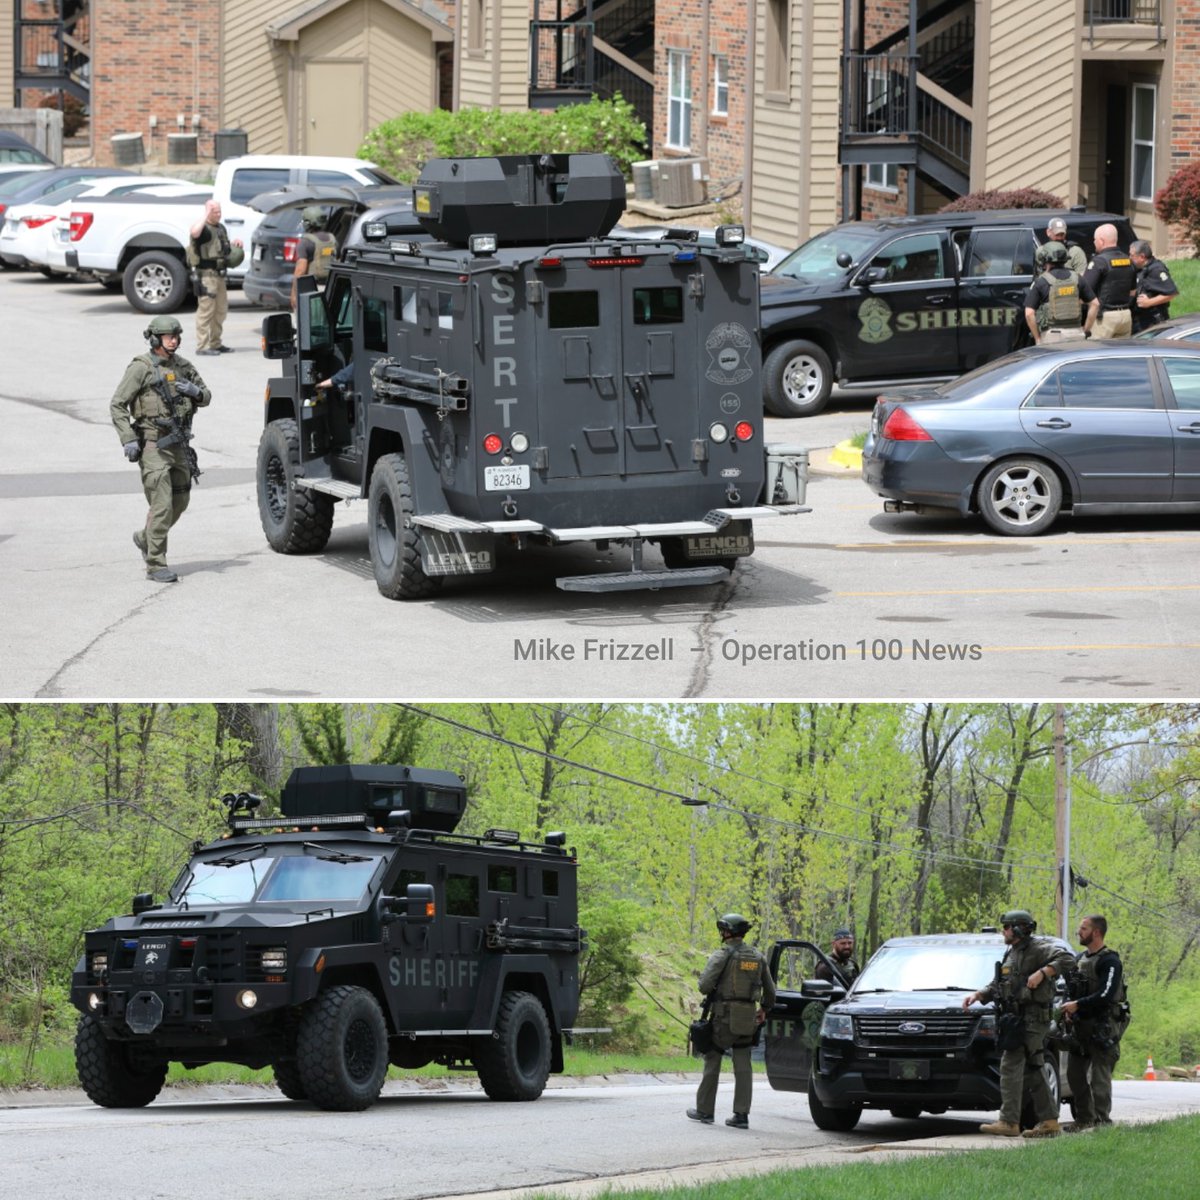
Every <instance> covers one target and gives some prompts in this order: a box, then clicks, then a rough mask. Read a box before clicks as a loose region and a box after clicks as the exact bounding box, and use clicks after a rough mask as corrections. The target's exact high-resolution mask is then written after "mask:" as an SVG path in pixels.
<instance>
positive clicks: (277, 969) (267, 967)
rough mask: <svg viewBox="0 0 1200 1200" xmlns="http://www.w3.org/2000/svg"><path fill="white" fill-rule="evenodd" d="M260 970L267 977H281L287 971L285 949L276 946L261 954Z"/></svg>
mask: <svg viewBox="0 0 1200 1200" xmlns="http://www.w3.org/2000/svg"><path fill="white" fill-rule="evenodd" d="M262 969H263V970H264V971H265V972H266V973H267V974H268V975H282V974H283V973H284V971H286V970H287V947H286V946H277V947H273V948H272V949H270V950H264V951H263V952H262Z"/></svg>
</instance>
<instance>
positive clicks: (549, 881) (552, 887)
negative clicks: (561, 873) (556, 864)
mask: <svg viewBox="0 0 1200 1200" xmlns="http://www.w3.org/2000/svg"><path fill="white" fill-rule="evenodd" d="M542 895H543V896H557V895H558V872H557V871H543V872H542Z"/></svg>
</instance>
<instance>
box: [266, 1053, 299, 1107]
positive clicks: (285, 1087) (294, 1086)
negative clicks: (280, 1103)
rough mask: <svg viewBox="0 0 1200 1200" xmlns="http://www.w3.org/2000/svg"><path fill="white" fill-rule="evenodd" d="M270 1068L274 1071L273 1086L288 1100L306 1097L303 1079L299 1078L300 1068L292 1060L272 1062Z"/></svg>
mask: <svg viewBox="0 0 1200 1200" xmlns="http://www.w3.org/2000/svg"><path fill="white" fill-rule="evenodd" d="M271 1070H272V1071H273V1072H274V1073H275V1086H276V1087H277V1088H278V1089H279V1090H280V1091H281V1092H282V1093H283V1094H284V1095H285V1096H286V1097H287V1098H288V1099H289V1100H307V1099H308V1092H307V1091H305V1090H304V1081H303V1080H302V1079H301V1078H300V1068H299V1067H298V1066H297V1065H296V1063H295V1062H294V1061H291V1062H275V1063H272V1064H271Z"/></svg>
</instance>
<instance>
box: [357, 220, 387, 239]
mask: <svg viewBox="0 0 1200 1200" xmlns="http://www.w3.org/2000/svg"><path fill="white" fill-rule="evenodd" d="M362 235H363V240H364V241H367V242H382V241H383V239H384V238H385V237H387V222H386V221H365V222H364V223H363V227H362Z"/></svg>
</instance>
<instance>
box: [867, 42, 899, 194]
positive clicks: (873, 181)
mask: <svg viewBox="0 0 1200 1200" xmlns="http://www.w3.org/2000/svg"><path fill="white" fill-rule="evenodd" d="M890 87H891V79H890V75H889V72H888V64H887V60H886V59H883V60H880V61H876V62H872V63H871V64H870V66H869V67H868V69H867V114H866V115H867V121H868V125H867V127H868V128H869V129H871V130H873V131H875V132H879V133H887V132H888V117H889V115H890V114H889V109H888V93H889V88H890ZM864 182H865V183H866V185H867V187H870V188H876V189H878V190H879V191H883V192H896V191H899V190H900V168H899V167H898V166H897V165H896V164H895V163H868V164H867V171H866V177H865V179H864Z"/></svg>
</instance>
